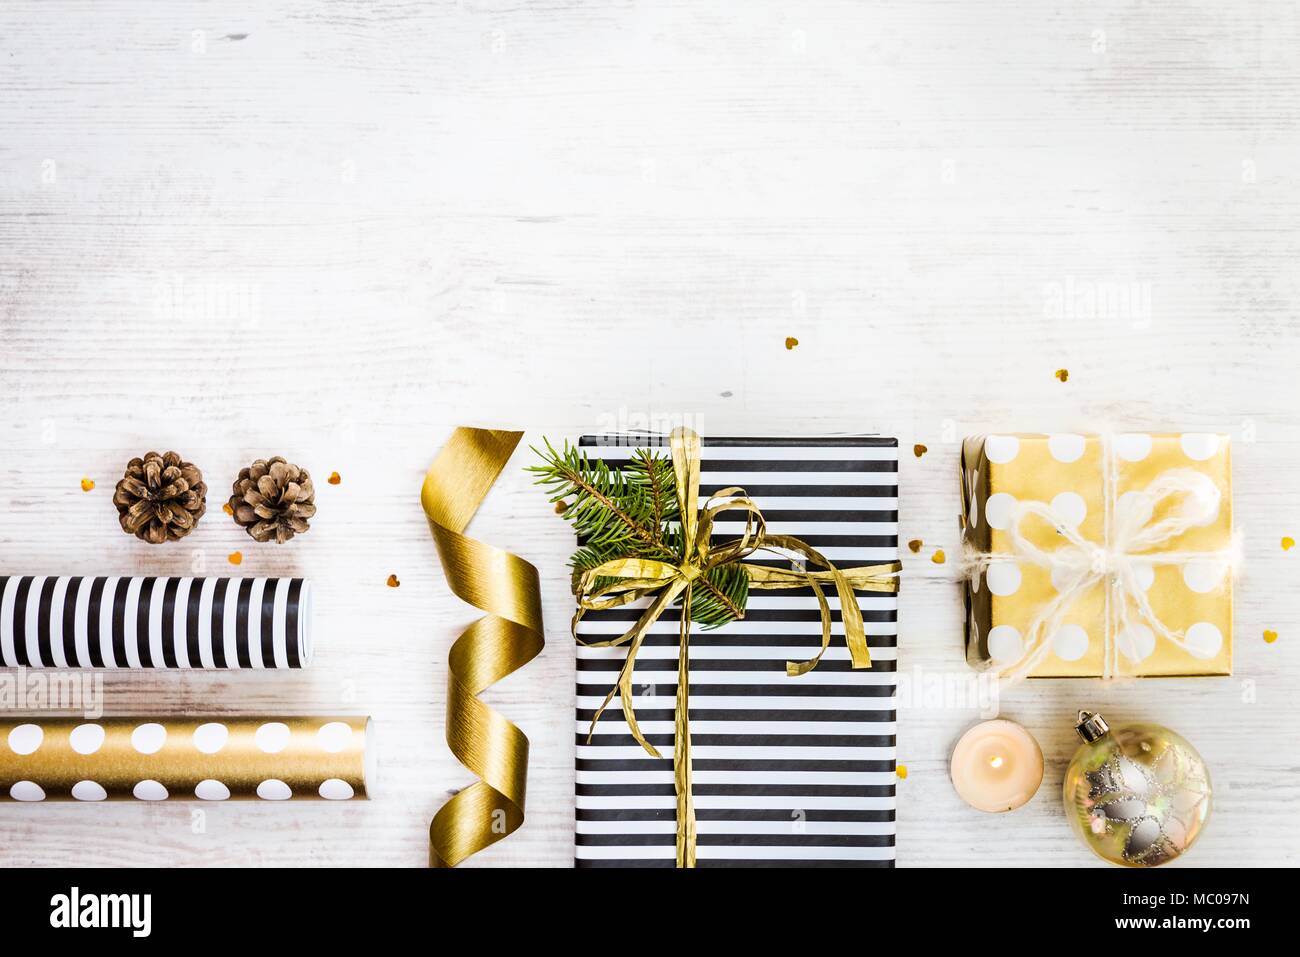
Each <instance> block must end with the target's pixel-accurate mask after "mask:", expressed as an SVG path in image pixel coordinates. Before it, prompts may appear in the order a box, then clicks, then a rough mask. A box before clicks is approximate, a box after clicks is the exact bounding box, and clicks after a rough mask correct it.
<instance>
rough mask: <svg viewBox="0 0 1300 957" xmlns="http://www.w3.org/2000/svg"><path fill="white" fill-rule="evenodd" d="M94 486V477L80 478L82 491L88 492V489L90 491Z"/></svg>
mask: <svg viewBox="0 0 1300 957" xmlns="http://www.w3.org/2000/svg"><path fill="white" fill-rule="evenodd" d="M94 487H95V480H94V479H88V478H84V479H82V480H81V490H82V491H83V492H89V491H90V490H91V489H93V488H94Z"/></svg>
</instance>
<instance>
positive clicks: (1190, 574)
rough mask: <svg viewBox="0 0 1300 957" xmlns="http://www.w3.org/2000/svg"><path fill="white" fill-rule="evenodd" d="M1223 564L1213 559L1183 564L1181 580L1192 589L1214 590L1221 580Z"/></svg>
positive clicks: (1202, 591) (1198, 590) (1200, 590)
mask: <svg viewBox="0 0 1300 957" xmlns="http://www.w3.org/2000/svg"><path fill="white" fill-rule="evenodd" d="M1225 570H1226V569H1224V567H1223V565H1222V564H1220V563H1219V562H1213V561H1191V562H1188V563H1187V564H1186V565H1184V566H1183V581H1184V582H1186V583H1187V587H1188V588H1190V589H1191V590H1192V591H1195V592H1201V593H1202V594H1204V593H1205V592H1210V591H1214V589H1216V588H1218V587H1219V583H1220V582H1222V581H1223V573H1224V571H1225Z"/></svg>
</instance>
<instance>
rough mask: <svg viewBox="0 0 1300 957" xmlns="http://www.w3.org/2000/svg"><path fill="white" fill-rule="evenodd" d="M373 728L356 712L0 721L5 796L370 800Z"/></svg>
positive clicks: (0, 785)
mask: <svg viewBox="0 0 1300 957" xmlns="http://www.w3.org/2000/svg"><path fill="white" fill-rule="evenodd" d="M370 728H371V725H370V719H369V718H365V717H356V716H343V717H323V716H322V717H281V716H276V717H233V716H229V715H220V716H213V717H186V718H100V719H98V720H83V719H78V718H54V717H46V716H40V715H37V716H26V717H10V718H0V800H5V799H10V800H14V801H88V802H94V801H105V800H127V801H130V800H135V801H165V800H169V799H170V800H191V801H193V800H199V801H226V800H232V799H236V800H237V799H248V800H263V801H284V800H288V799H290V798H294V799H299V798H315V799H324V800H332V801H345V800H350V799H353V798H365V797H368V796H369V793H368V792H369V789H370V788H372V787H373V786H374V767H373V763H374V754H375V751H374V748H373V747H371V746H370V741H369V738H370Z"/></svg>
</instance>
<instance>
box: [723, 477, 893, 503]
mask: <svg viewBox="0 0 1300 957" xmlns="http://www.w3.org/2000/svg"><path fill="white" fill-rule="evenodd" d="M728 487H729V486H726V485H721V484H717V483H708V482H701V483H700V501H704V499H706V498H708V497H709V496H710V495H716V494H717V493H718V492H719V491H720V490H722V489H724V488H728ZM745 493H746V494H747V495H748V496H749V497H750V498H754V499H760V500H762V499H778V498H898V486H897V485H851V484H844V485H829V484H828V485H783V484H781V483H779V482H770V483H767V484H764V485H746V486H745ZM759 504H760V505H765V504H767V503H766V502H764V501H760V502H759ZM775 504H779V503H775Z"/></svg>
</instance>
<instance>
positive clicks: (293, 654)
mask: <svg viewBox="0 0 1300 957" xmlns="http://www.w3.org/2000/svg"><path fill="white" fill-rule="evenodd" d="M301 601H302V579H301V578H293V579H290V581H289V600H288V602H287V603H286V605H285V621H284V640H285V644H286V645H287V646H288V651H289V667H290V668H301V667H302V656H301V655H300V654H299V653H298V603H299V602H301Z"/></svg>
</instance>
